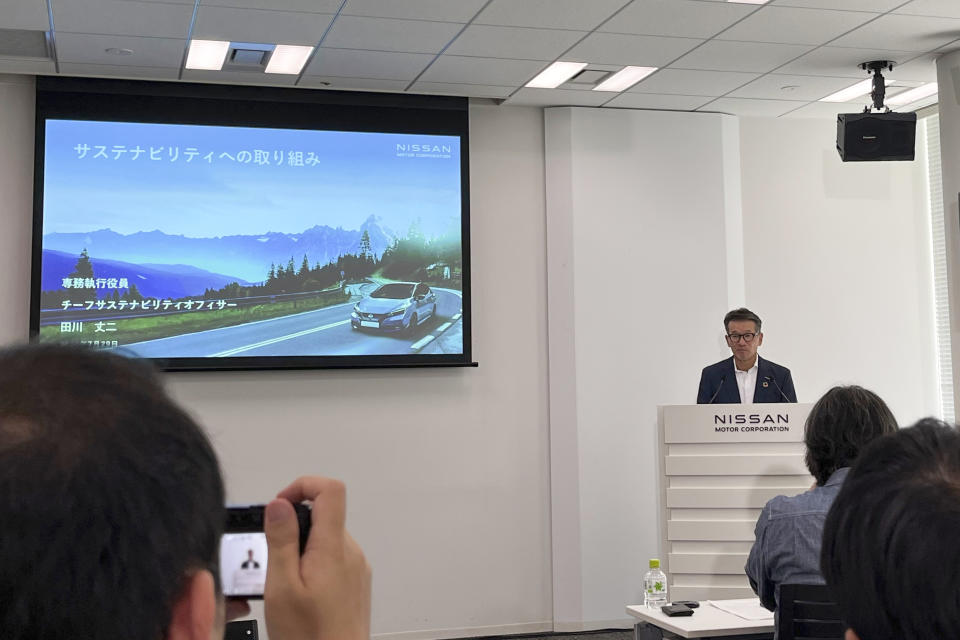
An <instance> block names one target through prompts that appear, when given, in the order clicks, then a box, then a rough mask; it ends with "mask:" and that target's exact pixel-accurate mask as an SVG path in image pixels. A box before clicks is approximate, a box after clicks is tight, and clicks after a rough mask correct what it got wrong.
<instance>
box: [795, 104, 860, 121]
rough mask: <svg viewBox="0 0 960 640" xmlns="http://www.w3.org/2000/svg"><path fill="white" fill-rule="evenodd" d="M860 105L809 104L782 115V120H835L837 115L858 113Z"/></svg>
mask: <svg viewBox="0 0 960 640" xmlns="http://www.w3.org/2000/svg"><path fill="white" fill-rule="evenodd" d="M860 111H863V106H862V105H856V104H852V103H849V102H811V103H810V104H808V105H805V106H803V107H800V108H799V109H797V110H795V111H791V112H790V113H788V114H786V115H784V116H783V117H784V118H807V119H814V120H836V119H837V114H838V113H859V112H860Z"/></svg>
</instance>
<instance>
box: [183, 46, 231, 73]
mask: <svg viewBox="0 0 960 640" xmlns="http://www.w3.org/2000/svg"><path fill="white" fill-rule="evenodd" d="M229 50H230V43H229V42H224V41H222V40H191V41H190V51H189V52H188V53H187V63H186V64H185V65H184V66H185V67H186V68H187V69H206V70H208V71H219V70H220V69H221V68H223V62H224V60H226V59H227V52H228V51H229Z"/></svg>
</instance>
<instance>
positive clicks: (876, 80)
mask: <svg viewBox="0 0 960 640" xmlns="http://www.w3.org/2000/svg"><path fill="white" fill-rule="evenodd" d="M893 64H894V63H893V62H892V61H890V60H871V61H870V62H861V63H860V68H861V69H863V70H864V71H866V72H867V73H872V74H873V90H872V91H871V92H870V97H871V98H872V99H873V108H874V109H876V110H877V111H882V110H883V100H884V98H885V97H886V91H887V89H886V86H885V84H884V81H883V70H884V69H886V70H887V71H893ZM863 111H864V113H867V112H869V111H870V107H869V106H867V107H864V109H863ZM887 111H890V109H889V108H887Z"/></svg>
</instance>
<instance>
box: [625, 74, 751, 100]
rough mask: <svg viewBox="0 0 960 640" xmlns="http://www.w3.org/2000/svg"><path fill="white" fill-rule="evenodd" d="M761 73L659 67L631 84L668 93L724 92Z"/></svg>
mask: <svg viewBox="0 0 960 640" xmlns="http://www.w3.org/2000/svg"><path fill="white" fill-rule="evenodd" d="M759 75H760V74H757V73H741V72H739V71H694V70H689V69H660V70H659V71H657V72H656V73H654V74H653V75H651V76H648V77H646V78H644V79H643V80H641V81H640V82H639V83H637V84H635V85H634V86H633V87H631V89H630V91H631V92H636V93H668V94H679V95H685V96H722V95H724V94H725V93H727V92H728V91H733V90H734V89H736V88H737V87H740V86H742V85H744V84H746V83H748V82H750V81H751V80H755V79H756V78H758V77H759Z"/></svg>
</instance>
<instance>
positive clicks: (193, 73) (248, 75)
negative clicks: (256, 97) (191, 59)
mask: <svg viewBox="0 0 960 640" xmlns="http://www.w3.org/2000/svg"><path fill="white" fill-rule="evenodd" d="M183 79H184V81H187V82H191V81H195V82H213V83H216V84H246V85H251V84H252V85H264V86H268V87H290V86H293V85H294V83H296V81H297V76H294V75H286V74H279V73H263V72H251V71H207V70H204V69H184V70H183Z"/></svg>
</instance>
